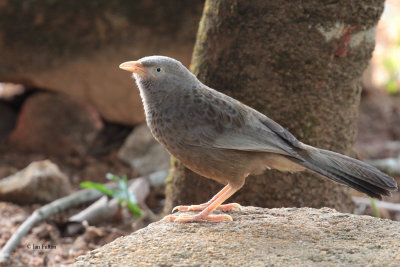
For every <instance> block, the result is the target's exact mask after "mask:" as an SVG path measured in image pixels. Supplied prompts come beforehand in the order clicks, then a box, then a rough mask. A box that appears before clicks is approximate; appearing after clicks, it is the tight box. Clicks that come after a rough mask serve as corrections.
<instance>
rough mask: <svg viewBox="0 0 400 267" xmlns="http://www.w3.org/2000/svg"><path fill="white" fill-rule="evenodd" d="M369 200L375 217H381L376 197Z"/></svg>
mask: <svg viewBox="0 0 400 267" xmlns="http://www.w3.org/2000/svg"><path fill="white" fill-rule="evenodd" d="M369 200H370V201H371V206H372V211H373V212H374V215H375V217H377V218H380V217H381V214H380V212H379V210H378V208H377V206H376V203H375V199H373V198H371V197H370V198H369Z"/></svg>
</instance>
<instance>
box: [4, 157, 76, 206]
mask: <svg viewBox="0 0 400 267" xmlns="http://www.w3.org/2000/svg"><path fill="white" fill-rule="evenodd" d="M70 191H71V184H70V182H69V180H68V178H67V176H66V175H65V174H64V173H62V172H61V171H60V169H59V168H58V166H57V165H56V164H54V163H52V162H51V161H49V160H44V161H36V162H32V163H31V164H29V166H28V167H26V168H25V169H23V170H21V171H19V172H17V173H15V174H13V175H11V176H8V177H6V178H4V179H2V180H0V200H2V201H10V202H13V203H17V204H32V203H47V202H51V201H53V200H56V199H58V198H61V197H63V196H66V195H68V194H69V193H70Z"/></svg>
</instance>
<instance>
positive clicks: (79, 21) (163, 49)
mask: <svg viewBox="0 0 400 267" xmlns="http://www.w3.org/2000/svg"><path fill="white" fill-rule="evenodd" d="M202 6H203V0H196V1H194V0H192V1H180V0H171V1H163V0H153V1H147V0H142V1H118V0H111V1H104V0H93V1H72V2H71V1H67V0H59V1H40V0H32V1H1V2H0V62H1V65H0V81H9V82H16V83H22V84H25V85H28V86H34V87H38V88H46V89H50V90H55V91H61V92H64V93H67V94H69V95H71V96H73V97H75V98H77V99H79V100H81V101H83V102H87V103H90V104H92V105H93V106H94V107H95V108H96V109H97V110H98V111H99V112H100V113H101V115H102V116H103V117H104V118H106V119H107V120H109V121H112V122H116V123H123V124H130V125H132V124H137V123H140V122H143V121H144V114H143V110H142V103H141V101H140V98H139V93H138V90H136V89H135V85H134V82H133V80H132V79H131V78H130V77H129V75H128V74H127V73H126V72H123V71H121V70H119V68H118V66H119V64H120V63H122V62H124V61H127V60H134V59H138V58H140V57H143V56H148V55H153V54H162V55H166V56H171V57H174V58H177V59H179V60H181V61H182V62H184V63H185V64H187V65H188V64H189V62H190V58H191V54H192V48H193V44H194V41H195V37H196V32H197V25H198V22H199V19H200V15H201V12H202Z"/></svg>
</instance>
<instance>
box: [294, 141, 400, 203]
mask: <svg viewBox="0 0 400 267" xmlns="http://www.w3.org/2000/svg"><path fill="white" fill-rule="evenodd" d="M305 148H306V151H307V153H305V155H303V157H304V161H299V162H298V163H299V164H300V165H303V166H304V167H306V168H308V169H311V170H313V171H315V172H318V173H320V174H322V175H324V176H326V177H328V178H329V179H332V180H334V181H336V182H338V183H341V184H345V185H348V186H350V187H352V188H354V189H356V190H358V191H360V192H363V193H365V194H367V195H369V196H371V197H375V198H378V199H381V198H382V195H385V196H391V192H390V191H396V190H397V183H396V182H395V181H394V180H393V178H392V177H390V176H388V175H386V174H384V173H383V172H381V171H379V170H378V169H377V168H375V167H373V166H371V165H369V164H366V163H364V162H362V161H359V160H356V159H353V158H350V157H347V156H345V155H342V154H339V153H335V152H332V151H328V150H323V149H318V148H314V147H311V146H306V147H305Z"/></svg>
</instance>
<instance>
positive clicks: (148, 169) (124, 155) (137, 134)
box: [118, 124, 170, 175]
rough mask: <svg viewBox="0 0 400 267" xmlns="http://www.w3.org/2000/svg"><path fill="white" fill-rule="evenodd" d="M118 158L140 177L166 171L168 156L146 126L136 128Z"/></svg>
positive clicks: (119, 152) (168, 162) (168, 161)
mask: <svg viewBox="0 0 400 267" xmlns="http://www.w3.org/2000/svg"><path fill="white" fill-rule="evenodd" d="M118 158H119V159H120V160H122V161H123V162H125V163H127V164H129V165H130V166H131V167H132V168H133V169H135V170H137V171H138V172H139V173H140V174H141V175H146V174H149V173H153V172H156V171H161V170H167V169H168V168H169V164H170V155H169V154H168V152H167V151H166V150H165V149H164V148H163V147H162V146H161V145H160V144H159V143H158V142H157V141H156V140H155V139H154V137H153V136H152V134H151V132H150V129H149V127H147V125H146V124H141V125H139V126H137V127H136V128H135V129H134V130H133V131H132V133H131V134H130V135H129V136H128V138H127V139H126V140H125V143H124V145H123V146H122V147H121V148H120V150H119V151H118Z"/></svg>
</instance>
